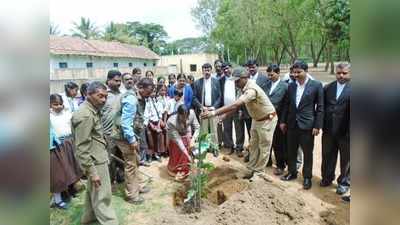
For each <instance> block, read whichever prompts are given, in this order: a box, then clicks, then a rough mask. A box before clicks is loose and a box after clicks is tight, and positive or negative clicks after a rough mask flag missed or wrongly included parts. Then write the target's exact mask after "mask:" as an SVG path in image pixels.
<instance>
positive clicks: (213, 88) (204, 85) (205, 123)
mask: <svg viewBox="0 0 400 225" xmlns="http://www.w3.org/2000/svg"><path fill="white" fill-rule="evenodd" d="M211 70H212V66H211V64H210V63H205V64H203V66H202V71H203V77H202V78H200V79H198V80H196V81H195V82H194V85H193V86H194V90H193V102H192V105H193V107H194V109H195V110H196V114H197V116H198V118H199V115H200V113H201V112H202V111H210V110H216V109H218V108H219V107H221V103H222V100H221V85H220V82H219V80H218V79H217V78H214V77H211ZM200 123H201V128H202V129H205V130H206V131H207V132H208V133H213V136H212V141H213V143H218V134H217V121H216V119H215V118H210V119H206V120H200Z"/></svg>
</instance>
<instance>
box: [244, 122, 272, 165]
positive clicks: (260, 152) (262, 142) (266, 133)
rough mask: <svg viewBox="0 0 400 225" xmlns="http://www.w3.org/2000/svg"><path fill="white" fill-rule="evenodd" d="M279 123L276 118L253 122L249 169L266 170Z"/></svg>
mask: <svg viewBox="0 0 400 225" xmlns="http://www.w3.org/2000/svg"><path fill="white" fill-rule="evenodd" d="M277 121H278V119H277V117H276V116H275V117H274V118H273V119H272V120H264V121H256V120H253V121H252V122H251V129H250V141H249V152H250V159H249V163H248V164H247V168H248V169H250V170H254V171H257V172H262V171H264V170H265V167H266V165H267V162H268V159H269V153H270V149H271V145H272V139H273V136H274V131H275V127H276V123H277Z"/></svg>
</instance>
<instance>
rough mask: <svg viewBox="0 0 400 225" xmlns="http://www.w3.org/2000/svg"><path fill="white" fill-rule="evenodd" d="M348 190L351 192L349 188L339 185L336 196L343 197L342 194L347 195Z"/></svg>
mask: <svg viewBox="0 0 400 225" xmlns="http://www.w3.org/2000/svg"><path fill="white" fill-rule="evenodd" d="M348 190H349V188H348V187H346V186H342V185H339V186H338V187H337V189H336V194H338V195H342V194H344V193H346V192H347V191H348Z"/></svg>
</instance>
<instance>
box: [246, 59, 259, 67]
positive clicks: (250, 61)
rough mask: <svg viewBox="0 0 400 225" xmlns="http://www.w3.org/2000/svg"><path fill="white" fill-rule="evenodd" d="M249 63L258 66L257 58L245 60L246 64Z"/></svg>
mask: <svg viewBox="0 0 400 225" xmlns="http://www.w3.org/2000/svg"><path fill="white" fill-rule="evenodd" d="M251 65H256V66H258V63H257V60H255V59H249V60H247V63H246V66H251Z"/></svg>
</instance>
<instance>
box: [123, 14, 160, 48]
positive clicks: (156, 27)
mask: <svg viewBox="0 0 400 225" xmlns="http://www.w3.org/2000/svg"><path fill="white" fill-rule="evenodd" d="M127 26H128V32H129V35H130V36H132V37H135V38H136V39H137V40H138V41H139V43H140V44H141V45H144V46H146V47H148V48H150V49H151V50H153V51H154V52H157V53H160V52H161V49H162V47H163V46H165V44H166V39H167V37H168V33H167V32H166V31H165V30H164V27H163V26H161V25H160V24H155V23H145V24H142V23H140V22H137V21H136V22H128V23H127Z"/></svg>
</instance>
